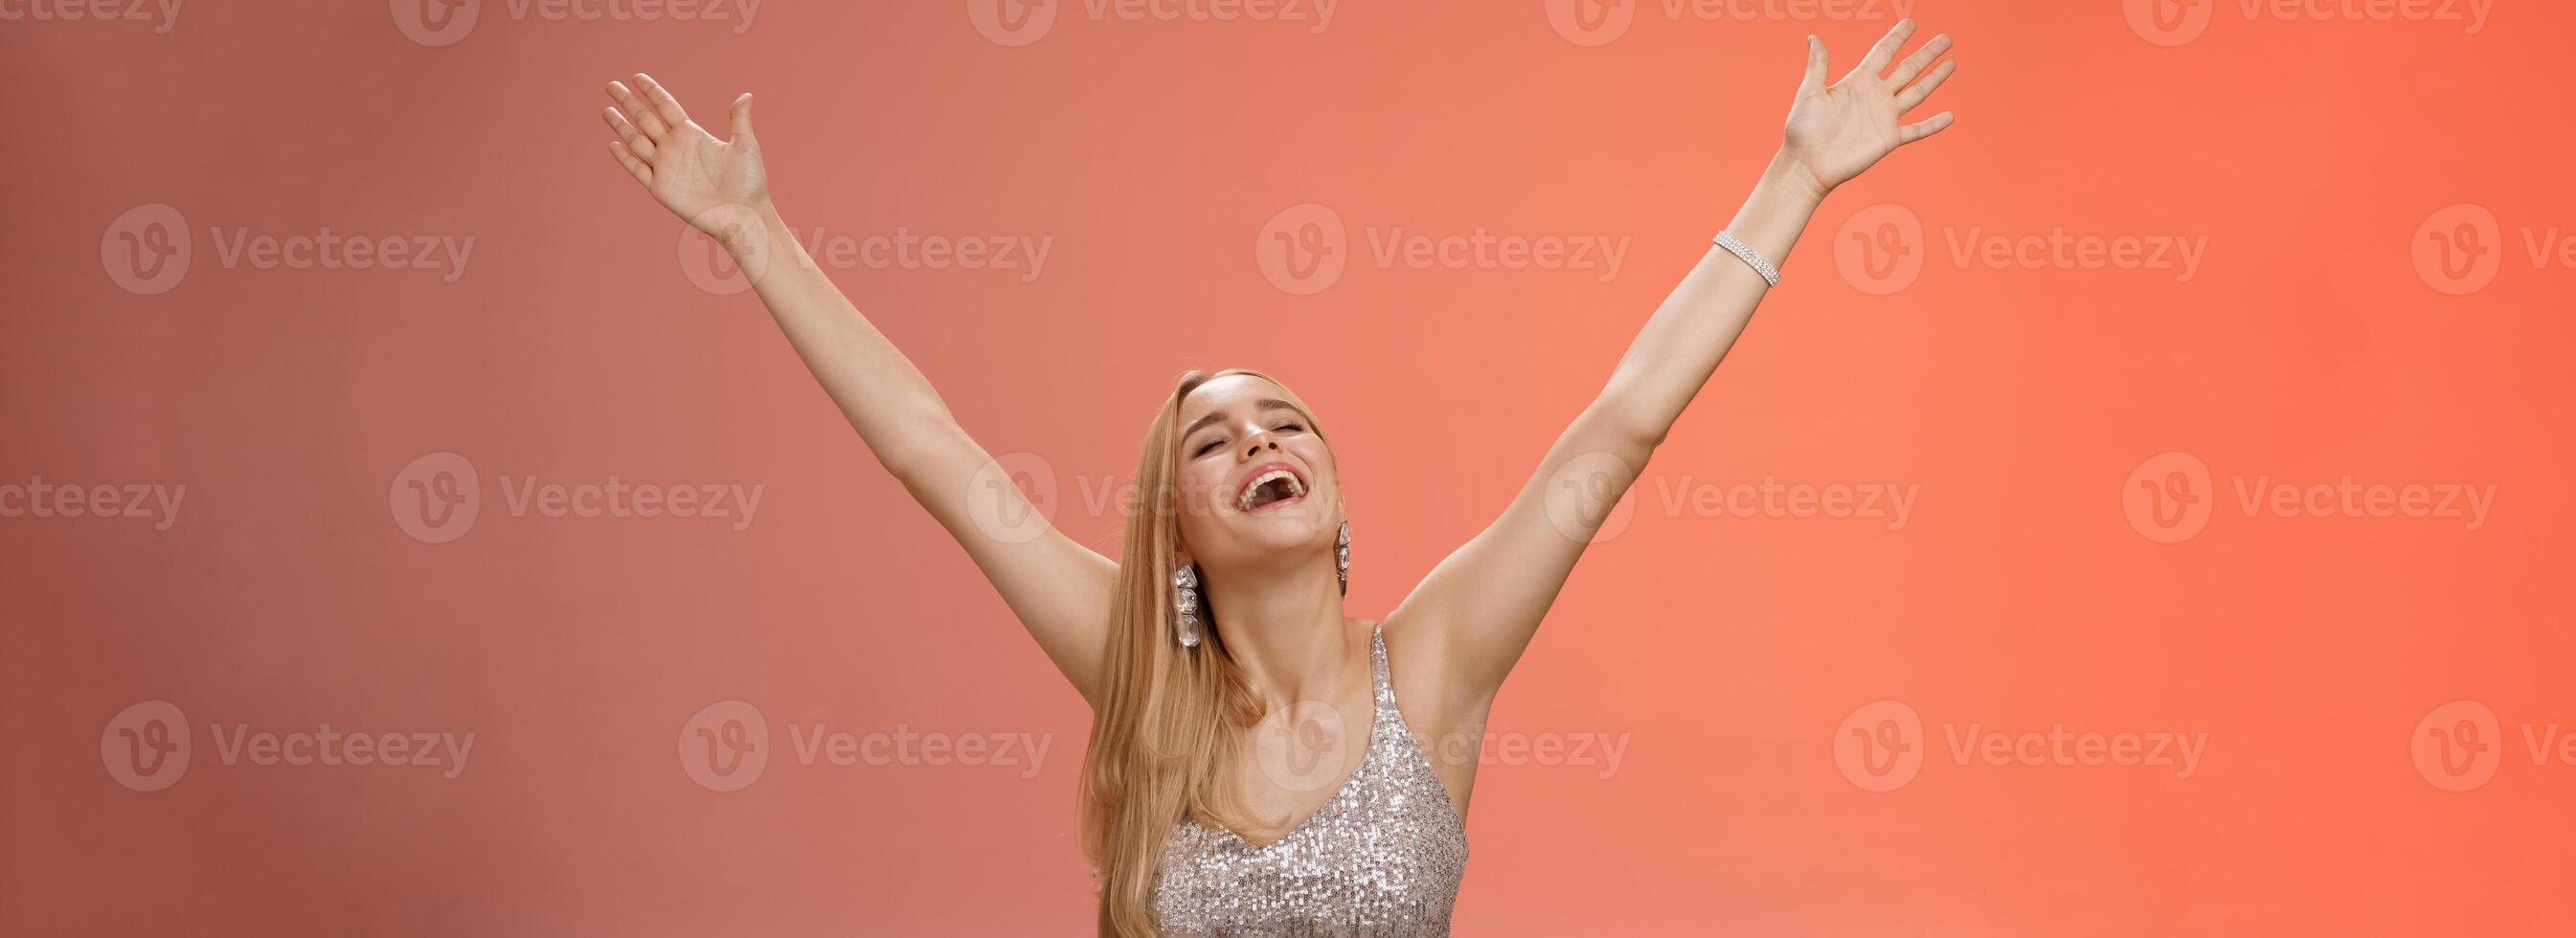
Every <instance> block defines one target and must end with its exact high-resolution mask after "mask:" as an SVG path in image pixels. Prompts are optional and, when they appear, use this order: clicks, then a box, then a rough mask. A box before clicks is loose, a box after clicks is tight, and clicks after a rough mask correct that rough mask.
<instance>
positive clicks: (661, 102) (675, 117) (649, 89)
mask: <svg viewBox="0 0 2576 938" xmlns="http://www.w3.org/2000/svg"><path fill="white" fill-rule="evenodd" d="M635 89H636V90H637V91H641V92H643V93H644V101H645V103H647V104H650V105H652V106H653V113H654V114H656V115H659V116H660V117H661V118H662V123H665V124H669V125H671V129H673V130H678V129H680V128H682V127H686V126H689V112H688V111H686V110H683V109H682V108H681V107H680V99H678V98H675V97H672V96H671V90H670V89H668V88H664V87H662V83H661V82H658V81H654V80H653V76H651V75H647V74H644V73H643V72H636V73H635Z"/></svg>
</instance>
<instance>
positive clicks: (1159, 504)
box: [1081, 368, 1324, 938]
mask: <svg viewBox="0 0 2576 938" xmlns="http://www.w3.org/2000/svg"><path fill="white" fill-rule="evenodd" d="M1228 375H1250V376H1252V377H1256V378H1260V379H1263V380H1265V381H1269V382H1270V383H1272V384H1274V385H1279V389H1280V392H1281V396H1282V397H1284V398H1286V399H1287V401H1288V402H1289V403H1290V404H1293V405H1295V406H1296V408H1297V410H1298V411H1299V412H1301V413H1302V414H1303V415H1304V416H1305V418H1306V426H1307V428H1308V430H1309V431H1310V432H1313V433H1314V434H1315V435H1316V436H1317V437H1318V438H1319V439H1320V438H1322V436H1323V432H1324V431H1323V428H1322V427H1319V426H1317V425H1316V423H1315V415H1314V413H1313V412H1312V411H1309V410H1307V408H1306V405H1305V402H1303V401H1301V400H1299V399H1298V398H1297V396H1296V394H1295V393H1294V392H1290V391H1289V390H1288V389H1287V386H1286V385H1281V384H1279V382H1278V380H1277V379H1274V378H1271V377H1270V376H1269V375H1265V374H1262V373H1261V372H1258V371H1253V370H1251V369H1249V368H1228V369H1225V370H1222V371H1218V372H1215V373H1213V374H1210V373H1206V372H1201V371H1196V370H1192V371H1189V372H1186V373H1184V374H1182V375H1181V377H1180V380H1179V381H1178V383H1177V384H1176V385H1175V386H1174V387H1173V389H1172V396H1171V397H1170V398H1169V399H1167V400H1165V401H1164V402H1163V408H1162V410H1161V412H1159V413H1157V414H1156V415H1155V417H1154V422H1153V424H1152V425H1151V426H1150V427H1148V428H1146V431H1145V444H1144V451H1143V453H1142V454H1140V455H1139V456H1138V457H1137V460H1136V491H1137V499H1136V502H1135V505H1136V510H1135V511H1134V512H1133V513H1132V514H1130V515H1129V516H1128V518H1127V540H1126V545H1125V546H1124V548H1123V549H1122V550H1121V551H1120V555H1119V562H1118V585H1117V588H1116V589H1115V590H1114V591H1113V592H1112V593H1111V594H1110V600H1109V647H1108V651H1107V654H1106V656H1105V657H1104V659H1103V673H1102V676H1101V678H1102V684H1101V693H1100V703H1099V707H1098V708H1097V709H1096V710H1095V711H1094V712H1093V715H1092V719H1091V744H1090V748H1089V749H1088V750H1087V752H1086V753H1085V755H1084V758H1083V770H1082V794H1081V804H1082V848H1083V853H1084V855H1085V856H1086V857H1088V858H1089V859H1090V860H1091V863H1092V866H1093V869H1094V871H1095V873H1096V874H1097V876H1098V877H1099V881H1100V934H1102V935H1115V936H1119V938H1130V936H1145V935H1151V934H1153V897H1154V880H1155V869H1156V867H1157V865H1158V864H1160V862H1161V860H1162V855H1163V843H1164V841H1165V839H1166V838H1169V837H1170V836H1171V833H1172V827H1173V825H1174V824H1177V823H1179V822H1180V820H1181V819H1182V818H1183V817H1184V816H1189V817H1196V818H1199V819H1201V820H1202V821H1205V822H1208V823H1213V824H1219V825H1222V826H1224V827H1227V828H1229V829H1234V830H1242V829H1245V828H1246V827H1248V826H1252V825H1247V824H1245V823H1244V821H1245V820H1246V819H1247V818H1249V817H1250V815H1251V811H1250V810H1249V807H1248V806H1247V805H1246V804H1245V801H1244V797H1243V785H1242V771H1241V766H1242V764H1243V759H1242V755H1243V746H1244V737H1245V733H1244V732H1243V731H1244V730H1246V729H1248V728H1250V727H1252V726H1254V725H1256V724H1258V723H1259V722H1260V721H1261V718H1262V716H1263V715H1264V713H1263V708H1262V703H1261V700H1260V698H1259V697H1258V696H1257V695H1255V694H1254V693H1253V688H1252V686H1251V684H1250V682H1249V680H1248V679H1247V678H1246V677H1245V675H1244V672H1243V669H1242V668H1241V667H1239V666H1237V665H1236V664H1235V661H1234V657H1233V656H1232V655H1230V654H1228V653H1227V652H1226V648H1225V639H1224V638H1223V637H1221V636H1219V635H1218V634H1217V630H1216V627H1215V620H1214V617H1213V615H1211V613H1210V611H1209V610H1208V608H1207V606H1206V605H1205V604H1204V603H1202V604H1201V606H1200V608H1199V619H1200V626H1199V635H1200V640H1199V645H1198V647H1197V648H1182V647H1181V645H1180V642H1179V641H1178V640H1177V639H1176V638H1175V633H1174V630H1173V623H1174V620H1175V618H1176V616H1175V613H1174V612H1173V610H1172V600H1173V595H1174V591H1173V587H1172V573H1173V571H1174V570H1175V569H1176V568H1177V567H1178V565H1179V542H1180V512H1181V511H1183V510H1187V505H1186V503H1185V502H1184V500H1183V496H1184V494H1185V493H1182V492H1180V491H1179V490H1178V484H1177V483H1176V481H1175V479H1176V477H1177V476H1178V475H1179V471H1180V465H1179V464H1180V444H1181V440H1179V439H1178V436H1179V435H1180V426H1179V424H1180V414H1181V400H1182V399H1183V398H1186V397H1188V396H1189V395H1190V392H1191V391H1194V390H1197V389H1198V387H1199V386H1200V385H1202V384H1205V383H1207V382H1208V381H1211V380H1214V379H1216V378H1222V377H1226V376H1228Z"/></svg>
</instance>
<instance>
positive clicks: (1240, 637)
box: [1206, 570, 1356, 709]
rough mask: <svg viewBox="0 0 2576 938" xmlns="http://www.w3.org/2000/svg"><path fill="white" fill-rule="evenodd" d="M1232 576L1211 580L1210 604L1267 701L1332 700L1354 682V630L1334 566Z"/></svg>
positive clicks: (1229, 645)
mask: <svg viewBox="0 0 2576 938" xmlns="http://www.w3.org/2000/svg"><path fill="white" fill-rule="evenodd" d="M1227 581H1228V582H1226V583H1222V584H1221V583H1218V582H1214V581H1211V582H1209V583H1208V584H1207V587H1206V590H1207V601H1208V611H1209V613H1210V614H1212V615H1213V617H1214V618H1215V621H1216V627H1217V631H1218V633H1219V634H1220V635H1222V636H1223V638H1224V641H1225V649H1226V653H1227V654H1228V655H1230V656H1232V657H1233V658H1234V662H1235V664H1236V665H1237V666H1239V667H1241V668H1243V670H1244V673H1245V675H1246V676H1247V677H1249V678H1250V679H1251V681H1252V687H1253V692H1254V693H1257V694H1259V695H1261V698H1262V702H1263V703H1265V704H1268V705H1270V706H1271V707H1272V708H1274V709H1276V708H1284V707H1289V706H1293V705H1294V704H1296V703H1297V702H1299V701H1308V700H1328V699H1331V698H1332V697H1333V696H1335V694H1336V693H1337V692H1338V691H1340V690H1341V689H1342V688H1344V687H1346V686H1348V679H1349V673H1350V670H1351V662H1352V661H1353V660H1354V658H1355V657H1356V656H1354V655H1353V654H1352V649H1351V646H1352V632H1353V631H1354V629H1353V628H1352V620H1351V619H1350V618H1349V617H1348V616H1345V615H1343V613H1342V591H1341V585H1340V582H1339V581H1338V580H1336V579H1335V578H1334V577H1333V576H1332V573H1331V571H1330V570H1325V571H1323V575H1322V576H1320V577H1318V576H1316V575H1314V574H1313V573H1310V572H1308V571H1304V570H1299V571H1294V572H1291V573H1289V574H1288V575H1287V576H1285V577H1282V578H1278V579H1258V578H1255V577H1254V576H1243V575H1237V576H1233V577H1228V578H1227Z"/></svg>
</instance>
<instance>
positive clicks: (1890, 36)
mask: <svg viewBox="0 0 2576 938" xmlns="http://www.w3.org/2000/svg"><path fill="white" fill-rule="evenodd" d="M1913 37H1914V20H1913V19H1912V18H1911V17H1909V18H1906V19H1901V20H1897V21H1896V26H1895V28H1893V29H1890V30H1888V31H1887V35H1884V36H1880V37H1878V44H1877V45H1874V46H1871V47H1869V54H1868V55H1866V56H1862V57H1861V60H1860V64H1859V65H1856V66H1853V67H1852V71H1851V76H1847V77H1868V78H1877V77H1878V73H1880V72H1884V71H1887V63H1889V62H1891V61H1894V60H1895V59H1896V50H1898V49H1902V48H1905V40H1907V39H1911V38H1913Z"/></svg>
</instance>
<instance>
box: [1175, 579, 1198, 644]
mask: <svg viewBox="0 0 2576 938" xmlns="http://www.w3.org/2000/svg"><path fill="white" fill-rule="evenodd" d="M1172 589H1173V590H1175V591H1176V592H1177V593H1178V595H1176V596H1174V597H1172V611H1173V612H1175V613H1178V614H1179V615H1180V622H1179V623H1178V624H1177V625H1176V626H1174V629H1175V631H1177V632H1179V633H1180V638H1181V647H1183V648H1197V647H1199V571H1198V568H1196V567H1193V566H1191V565H1190V564H1182V565H1181V566H1180V569H1178V570H1174V571H1172Z"/></svg>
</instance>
